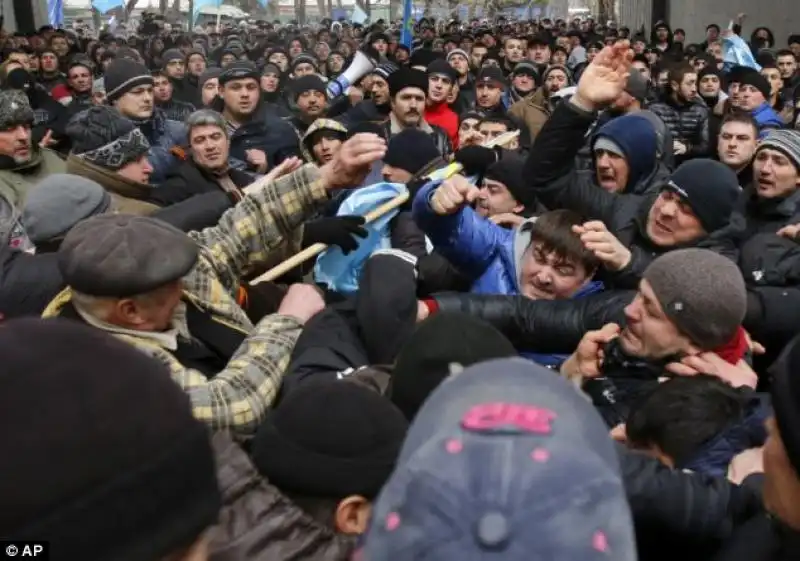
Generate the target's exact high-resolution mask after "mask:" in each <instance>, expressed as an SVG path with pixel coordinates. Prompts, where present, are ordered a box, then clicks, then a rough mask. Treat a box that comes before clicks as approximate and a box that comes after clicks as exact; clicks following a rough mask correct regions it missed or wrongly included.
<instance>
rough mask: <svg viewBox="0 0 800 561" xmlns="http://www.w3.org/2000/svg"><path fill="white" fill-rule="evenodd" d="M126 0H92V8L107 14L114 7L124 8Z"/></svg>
mask: <svg viewBox="0 0 800 561" xmlns="http://www.w3.org/2000/svg"><path fill="white" fill-rule="evenodd" d="M124 7H125V0H92V8H94V9H95V10H97V11H98V12H100V13H101V14H105V13H107V12H110V11H111V10H113V9H114V8H124Z"/></svg>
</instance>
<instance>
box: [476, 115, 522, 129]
mask: <svg viewBox="0 0 800 561" xmlns="http://www.w3.org/2000/svg"><path fill="white" fill-rule="evenodd" d="M483 123H498V124H501V125H505V126H506V130H507V131H515V130H518V129H519V127H518V126H517V125H516V124H515V123H514V121H512V120H511V119H509V118H508V117H505V116H499V115H487V116H485V117H483V118H482V119H481V120H479V121H478V126H479V127H480V126H481V125H482V124H483Z"/></svg>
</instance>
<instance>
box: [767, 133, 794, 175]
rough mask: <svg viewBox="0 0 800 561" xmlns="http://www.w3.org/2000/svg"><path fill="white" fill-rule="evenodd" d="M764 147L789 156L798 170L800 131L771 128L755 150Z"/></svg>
mask: <svg viewBox="0 0 800 561" xmlns="http://www.w3.org/2000/svg"><path fill="white" fill-rule="evenodd" d="M764 148H771V149H773V150H777V151H778V152H780V153H782V154H783V155H784V156H786V157H787V158H789V159H790V160H791V161H792V163H793V164H794V167H795V168H797V171H798V172H800V131H795V130H789V129H780V130H773V131H770V132H769V134H767V136H766V138H764V140H762V141H761V142H760V143H759V145H758V149H757V150H756V151H757V152H758V151H760V150H763V149H764Z"/></svg>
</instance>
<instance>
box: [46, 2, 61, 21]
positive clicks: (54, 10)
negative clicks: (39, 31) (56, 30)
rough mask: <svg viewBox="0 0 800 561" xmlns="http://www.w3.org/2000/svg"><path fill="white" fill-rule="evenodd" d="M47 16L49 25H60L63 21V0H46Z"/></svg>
mask: <svg viewBox="0 0 800 561" xmlns="http://www.w3.org/2000/svg"><path fill="white" fill-rule="evenodd" d="M47 17H48V19H49V20H50V25H52V26H54V27H61V26H62V25H63V23H64V1H63V0H47Z"/></svg>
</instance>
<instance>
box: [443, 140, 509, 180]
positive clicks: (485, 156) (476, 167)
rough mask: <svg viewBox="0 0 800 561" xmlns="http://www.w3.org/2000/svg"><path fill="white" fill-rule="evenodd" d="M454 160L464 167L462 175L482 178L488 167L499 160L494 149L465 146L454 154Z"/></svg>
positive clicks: (497, 153)
mask: <svg viewBox="0 0 800 561" xmlns="http://www.w3.org/2000/svg"><path fill="white" fill-rule="evenodd" d="M454 159H455V161H457V162H458V163H459V164H461V165H462V166H464V175H480V176H483V175H484V174H485V173H486V170H487V169H488V168H489V166H491V165H492V164H494V163H495V162H497V161H498V160H499V159H500V153H499V151H498V150H496V149H494V148H486V147H484V146H465V147H464V148H462V149H461V150H459V151H457V152H456V153H455V158H454Z"/></svg>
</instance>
